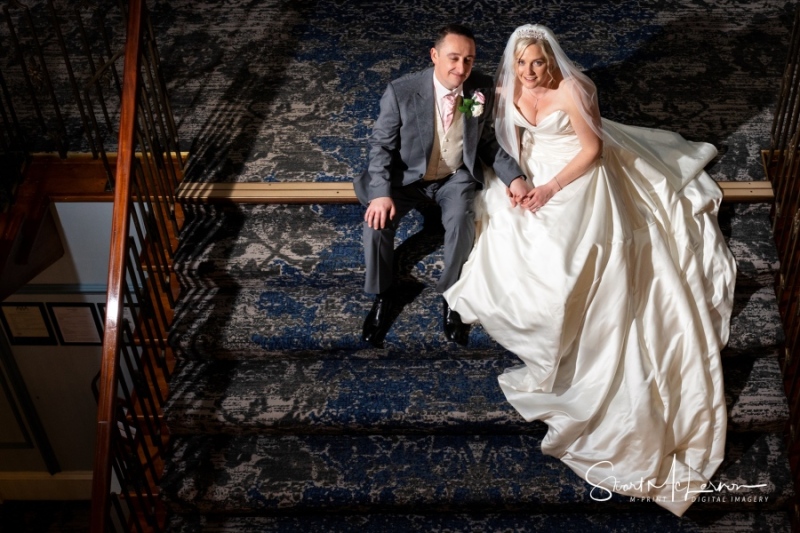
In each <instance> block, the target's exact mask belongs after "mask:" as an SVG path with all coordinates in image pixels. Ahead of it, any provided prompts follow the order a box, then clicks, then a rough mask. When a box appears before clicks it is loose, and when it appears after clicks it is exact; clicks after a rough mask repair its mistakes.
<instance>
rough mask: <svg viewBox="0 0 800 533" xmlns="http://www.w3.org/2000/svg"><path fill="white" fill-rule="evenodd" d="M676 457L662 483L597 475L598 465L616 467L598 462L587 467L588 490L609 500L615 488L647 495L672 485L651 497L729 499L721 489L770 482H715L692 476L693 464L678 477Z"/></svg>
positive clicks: (608, 468)
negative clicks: (666, 491)
mask: <svg viewBox="0 0 800 533" xmlns="http://www.w3.org/2000/svg"><path fill="white" fill-rule="evenodd" d="M676 461H677V460H676V458H675V455H673V456H672V465H670V469H669V475H668V476H667V478H666V479H665V480H664V482H663V483H661V484H658V483H656V482H655V481H654V480H652V479H648V480H645V479H644V478H640V479H639V480H638V481H633V482H627V483H620V482H619V481H618V480H617V478H616V476H614V475H607V476H606V477H604V478H602V479H594V477H595V476H593V471H594V469H595V468H597V469H598V470H603V471H604V472H605V471H610V472H613V471H614V463H612V462H611V461H600V462H598V463H595V464H593V465H592V466H591V467H589V469H588V470H587V471H586V481H587V483H589V484H590V485H591V486H592V490H591V491H589V497H591V498H592V499H593V500H594V501H598V502H604V501H607V500H609V499H610V498H611V495H612V493H614V492H619V493H630V492H638V493H640V494H642V495H643V496H645V497H646V495H648V494H651V493H652V491H654V490H655V489H663V488H665V487H667V486H669V487H670V492H669V496H667V495H664V494H663V493H660V492H659V493H658V494H659V496H658V497H657V498H655V497H654V498H650V499H652V500H655V501H668V499H669V501H673V502H675V501H689V500H691V501H696V500H698V499H700V500H704V499H707V498H712V497H713V499H714V501H727V500H726V499H724V496H722V497H720V496H716V495H718V494H719V493H720V492H722V491H727V492H739V491H742V490H751V489H758V488H761V487H766V486H767V483H761V484H759V485H743V484H740V483H725V482H722V481H719V482H717V483H714V482H713V481H701V480H700V479H693V478H692V473H693V472H694V469H692V468H691V465H689V467H688V468H687V469H686V470H687V472H688V478H687V479H678V474H677V469H676V468H675V464H676ZM601 475H602V474H601ZM708 495H712V496H708ZM735 501H748V502H749V501H766V497H759V499H750V498H747V499H744V498H741V499H736V500H735Z"/></svg>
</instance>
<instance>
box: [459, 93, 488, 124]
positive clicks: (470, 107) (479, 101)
mask: <svg viewBox="0 0 800 533" xmlns="http://www.w3.org/2000/svg"><path fill="white" fill-rule="evenodd" d="M485 103H486V97H485V96H483V93H482V92H480V91H475V92H474V93H472V97H471V98H464V99H463V100H461V105H460V106H458V110H459V111H461V112H462V113H464V115H466V116H467V118H469V117H479V116H481V115H482V114H483V104H485Z"/></svg>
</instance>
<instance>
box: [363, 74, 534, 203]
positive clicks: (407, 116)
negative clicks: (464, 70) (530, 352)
mask: <svg viewBox="0 0 800 533" xmlns="http://www.w3.org/2000/svg"><path fill="white" fill-rule="evenodd" d="M478 90H480V91H481V92H482V93H483V95H484V96H485V97H486V104H485V105H484V112H483V113H482V114H481V116H480V117H475V116H472V117H469V118H467V117H464V121H463V124H464V143H463V151H464V153H463V161H464V167H465V168H466V169H467V171H468V172H469V173H470V174H471V175H472V177H473V178H474V179H475V180H476V181H478V182H479V183H481V184H482V183H483V169H482V167H481V164H480V162H481V161H482V162H483V163H484V164H486V165H487V166H492V167H493V168H494V170H495V172H496V173H497V175H498V177H499V178H500V179H501V180H502V181H503V182H504V183H505V184H506V185H508V184H510V183H511V181H512V180H513V179H514V178H516V177H517V176H521V175H522V171H521V170H520V168H519V165H517V163H516V162H515V161H514V160H513V159H512V158H511V157H510V156H509V155H508V154H507V153H506V152H505V151H504V150H503V149H502V148H500V146H499V145H498V144H497V141H496V140H495V137H494V129H493V128H492V123H491V113H492V108H493V103H494V82H493V80H492V78H491V77H489V76H486V75H484V74H481V73H479V72H475V71H473V72H472V74H471V75H470V77H469V78H467V81H465V82H464V87H463V91H464V96H465V97H467V98H468V97H470V96H472V95H473V94H474V93H475V91H478ZM434 95H435V92H434V88H433V68H428V69H426V70H423V71H421V72H416V73H414V74H409V75H407V76H403V77H402V78H399V79H397V80H394V81H392V82H391V83H389V86H388V87H387V88H386V92H384V93H383V97H382V98H381V110H380V115H379V116H378V120H377V121H375V125H374V126H373V130H372V135H371V136H370V138H369V146H370V150H369V166H368V167H367V168H366V169H365V170H364V172H363V173H362V174H361V175H359V176H357V177H356V178H355V180H354V182H353V185H354V188H355V191H356V195H357V196H358V199H359V200H360V201H361V203H363V204H365V205H366V204H368V203H369V202H370V201H371V200H373V199H375V198H379V197H382V196H391V190H392V187H401V186H404V185H408V184H411V183H414V182H415V181H419V180H421V179H422V176H424V175H425V171H426V169H427V168H428V161H429V160H430V156H431V151H432V149H433V141H434V128H435V127H436V126H435V116H434V113H435V112H436V104H435V102H434V98H435V96H434Z"/></svg>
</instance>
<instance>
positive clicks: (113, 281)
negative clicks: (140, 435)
mask: <svg viewBox="0 0 800 533" xmlns="http://www.w3.org/2000/svg"><path fill="white" fill-rule="evenodd" d="M143 7H144V6H143V4H142V0H130V2H129V12H128V28H127V42H126V48H125V64H124V71H123V72H124V74H123V87H122V100H121V102H122V104H121V109H120V127H119V141H118V159H117V169H116V178H115V193H114V211H113V217H112V223H111V224H112V225H111V252H110V257H109V265H108V295H107V302H106V318H105V330H104V334H103V351H102V361H101V367H100V383H99V392H100V395H99V403H98V407H97V436H96V440H95V461H94V478H93V480H92V517H91V531H92V533H105V531H106V527H107V525H106V521H107V519H108V513H107V511H106V510H107V509H108V508H109V505H110V503H109V498H110V492H111V490H110V489H111V470H112V465H111V461H112V460H113V459H112V445H113V443H112V439H113V438H114V437H113V432H115V431H118V429H117V428H116V399H117V379H118V377H117V368H118V362H117V357H118V354H119V346H120V343H121V340H122V328H121V327H120V325H121V322H122V312H123V290H124V284H125V272H126V265H125V263H126V257H127V255H128V254H127V246H128V232H129V229H130V212H129V209H130V202H129V198H130V196H131V175H132V172H133V164H134V148H135V129H136V110H137V106H138V100H139V73H140V67H141V56H142V54H141V47H142V18H143Z"/></svg>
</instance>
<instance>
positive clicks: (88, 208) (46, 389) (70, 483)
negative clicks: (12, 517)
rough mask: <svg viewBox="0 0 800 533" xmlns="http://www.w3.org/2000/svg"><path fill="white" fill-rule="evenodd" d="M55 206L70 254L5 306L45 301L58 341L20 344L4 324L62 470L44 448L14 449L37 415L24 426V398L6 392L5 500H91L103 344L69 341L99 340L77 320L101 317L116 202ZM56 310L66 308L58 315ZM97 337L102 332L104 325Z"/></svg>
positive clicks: (1, 402)
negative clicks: (94, 385)
mask: <svg viewBox="0 0 800 533" xmlns="http://www.w3.org/2000/svg"><path fill="white" fill-rule="evenodd" d="M53 209H54V214H55V216H56V220H57V222H58V223H59V225H60V231H61V235H62V242H63V243H64V247H65V254H64V256H63V257H62V258H61V259H60V260H59V261H57V262H56V263H54V264H53V265H52V266H51V267H50V268H48V269H47V270H46V271H44V272H43V273H41V274H40V275H39V276H37V277H36V278H35V279H34V280H33V281H32V282H31V283H29V284H28V285H27V286H26V287H24V288H23V289H22V290H20V291H18V292H17V293H16V294H14V295H12V296H10V297H9V298H7V299H6V300H5V301H4V302H3V305H8V304H12V305H13V304H19V303H32V304H42V307H43V308H44V310H45V313H44V314H43V316H44V320H45V321H47V323H49V325H50V327H51V328H52V329H53V335H52V337H51V339H50V340H51V341H54V343H53V344H51V345H44V346H42V345H30V344H24V343H16V344H14V341H15V340H18V339H15V337H13V336H12V333H13V331H9V329H10V328H9V324H3V326H2V329H3V332H2V335H3V337H4V339H3V340H4V341H5V342H6V343H8V344H7V347H8V349H10V352H11V354H12V357H13V363H15V364H16V366H17V367H18V369H19V373H20V375H21V377H22V380H23V381H24V384H25V387H26V388H27V391H28V393H29V394H30V397H31V400H32V405H33V407H34V409H35V413H33V414H32V416H38V418H39V419H40V420H41V424H42V426H43V428H44V431H45V433H46V435H47V439H48V440H49V442H50V445H51V446H52V450H53V454H54V456H55V458H56V460H57V462H58V465H59V466H60V468H61V470H62V472H61V473H59V474H57V475H55V476H51V475H50V474H48V473H47V463H46V461H45V460H44V458H43V456H42V452H43V450H42V449H40V448H39V447H35V448H30V447H28V448H26V447H23V446H19V445H17V446H14V444H13V443H20V437H21V436H23V435H24V434H25V433H26V432H27V433H31V431H30V425H31V420H29V418H30V416H23V418H25V420H24V421H23V424H22V426H23V427H20V425H19V424H18V423H17V419H16V417H15V416H14V407H15V405H14V404H17V405H16V407H17V411H20V409H19V407H20V406H19V398H17V397H16V395H14V394H12V395H11V396H12V397H11V401H9V398H8V396H9V395H8V393H7V394H5V395H4V394H0V428H3V429H2V430H1V431H0V501H2V500H4V499H32V498H33V499H38V498H42V499H44V498H47V499H51V498H76V497H78V498H83V497H85V498H88V497H89V493H88V492H87V491H88V487H89V482H90V481H91V469H92V461H93V447H94V435H95V429H94V428H95V418H96V403H95V399H94V396H93V394H92V390H91V382H92V379H93V378H94V377H95V375H96V374H97V372H98V370H99V368H100V354H101V348H100V346H99V345H96V344H95V345H82V344H77V345H76V344H69V341H86V340H89V341H90V342H93V340H94V339H88V338H83V337H81V336H80V335H83V334H84V333H86V332H88V333H91V332H90V331H89V330H87V329H86V328H85V327H86V324H85V323H84V322H83V321H81V320H78V321H75V320H74V319H75V318H79V315H82V314H83V313H86V316H90V314H91V313H93V314H95V315H97V317H98V320H101V318H100V316H101V315H100V313H101V311H102V308H103V306H104V303H105V291H106V283H107V280H106V275H107V267H108V252H109V242H110V225H111V214H112V204H111V203H58V204H55V205H54V206H53ZM64 304H67V308H66V309H65V308H63V307H62V306H63V305H64ZM12 311H13V309H11V310H9V311H8V312H12ZM53 311H55V312H56V313H59V315H58V316H57V317H56V318H55V319H54V318H53V316H51V312H53ZM62 329H63V330H64V331H61V330H62ZM17 331H18V332H19V331H20V329H19V327H18V328H17ZM59 333H61V336H60V337H59ZM95 334H96V335H97V336H99V328H98V331H97V332H95ZM76 335H78V336H76ZM90 336H92V335H90ZM23 341H24V339H23ZM7 370H8V369H6V373H7ZM1 386H2V383H0V388H2V387H1ZM28 414H29V415H31V413H28ZM6 428H9V429H6Z"/></svg>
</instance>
